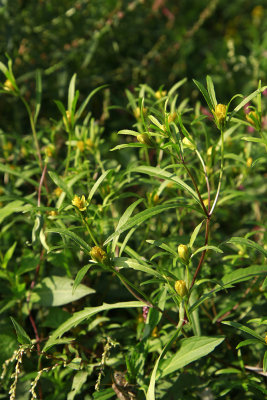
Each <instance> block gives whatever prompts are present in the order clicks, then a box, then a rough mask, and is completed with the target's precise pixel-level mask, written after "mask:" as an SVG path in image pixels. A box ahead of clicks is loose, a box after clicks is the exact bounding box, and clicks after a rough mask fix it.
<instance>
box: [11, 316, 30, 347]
mask: <svg viewBox="0 0 267 400" xmlns="http://www.w3.org/2000/svg"><path fill="white" fill-rule="evenodd" d="M10 319H11V321H12V323H13V325H14V328H15V331H16V334H17V339H18V342H19V343H20V344H31V342H32V341H31V338H30V337H29V336H28V335H27V333H26V332H25V330H24V329H23V328H22V326H21V325H20V324H19V323H18V322H17V321H16V320H15V319H14V318H12V317H10Z"/></svg>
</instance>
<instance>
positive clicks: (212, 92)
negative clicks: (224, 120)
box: [207, 75, 217, 110]
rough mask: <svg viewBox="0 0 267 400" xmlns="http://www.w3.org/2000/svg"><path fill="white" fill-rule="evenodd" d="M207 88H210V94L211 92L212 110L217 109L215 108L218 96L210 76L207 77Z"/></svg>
mask: <svg viewBox="0 0 267 400" xmlns="http://www.w3.org/2000/svg"><path fill="white" fill-rule="evenodd" d="M207 88H208V92H209V96H210V99H211V102H212V109H213V110H214V109H215V106H216V105H217V99H216V95H215V90H214V85H213V82H212V79H211V77H210V76H209V75H208V76H207Z"/></svg>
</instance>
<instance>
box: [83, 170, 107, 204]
mask: <svg viewBox="0 0 267 400" xmlns="http://www.w3.org/2000/svg"><path fill="white" fill-rule="evenodd" d="M111 171H112V170H111V169H108V170H107V171H105V172H104V173H103V174H102V175H100V177H99V178H98V179H97V181H96V182H95V184H94V186H93V187H92V189H91V190H90V193H89V196H88V202H89V203H90V201H91V200H92V198H93V196H94V194H95V192H96V191H97V189H98V187H99V186H100V185H101V183H102V181H103V180H104V179H105V178H106V176H107V175H109V173H110V172H111Z"/></svg>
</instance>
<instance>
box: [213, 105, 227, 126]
mask: <svg viewBox="0 0 267 400" xmlns="http://www.w3.org/2000/svg"><path fill="white" fill-rule="evenodd" d="M226 109H227V107H226V105H225V104H216V106H215V110H214V115H215V118H216V120H217V122H218V124H219V125H221V124H223V123H224V121H225V118H226Z"/></svg>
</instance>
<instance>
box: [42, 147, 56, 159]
mask: <svg viewBox="0 0 267 400" xmlns="http://www.w3.org/2000/svg"><path fill="white" fill-rule="evenodd" d="M44 152H45V155H46V156H47V157H53V155H54V153H55V146H54V145H53V144H48V145H47V146H46V147H45V149H44Z"/></svg>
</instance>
